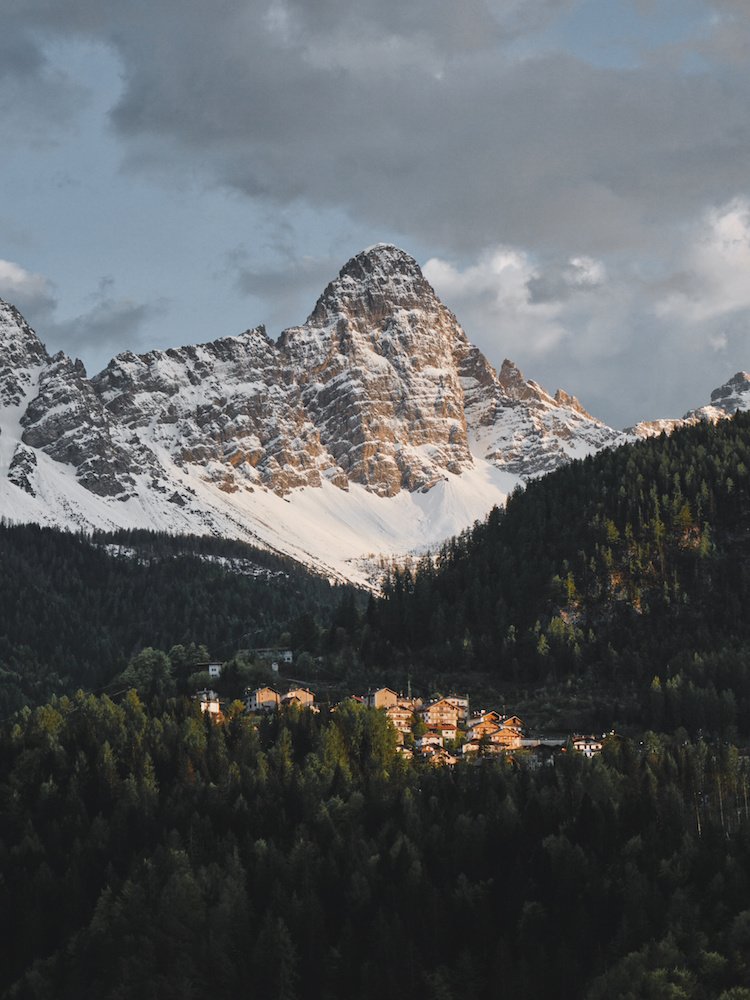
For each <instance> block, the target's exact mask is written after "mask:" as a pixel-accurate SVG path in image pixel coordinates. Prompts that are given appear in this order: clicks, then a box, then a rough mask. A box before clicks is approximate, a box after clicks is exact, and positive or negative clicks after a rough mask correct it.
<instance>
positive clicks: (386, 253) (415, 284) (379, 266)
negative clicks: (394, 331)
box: [307, 243, 438, 326]
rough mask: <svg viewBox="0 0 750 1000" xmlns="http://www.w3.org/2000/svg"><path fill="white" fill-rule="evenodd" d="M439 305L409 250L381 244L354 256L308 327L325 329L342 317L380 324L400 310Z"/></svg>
mask: <svg viewBox="0 0 750 1000" xmlns="http://www.w3.org/2000/svg"><path fill="white" fill-rule="evenodd" d="M432 302H434V303H438V299H437V296H436V295H435V292H434V290H433V288H432V286H431V285H430V283H429V282H428V281H427V279H426V278H425V276H424V275H423V274H422V270H421V268H420V266H419V264H418V263H417V262H416V260H414V258H413V257H411V256H410V255H409V254H408V253H406V251H404V250H401V249H400V248H399V247H396V246H392V245H391V244H389V243H378V244H376V245H375V246H373V247H370V248H369V249H367V250H363V251H362V252H361V253H358V254H356V255H355V256H354V257H352V258H351V259H350V260H349V261H347V263H346V264H344V266H343V267H342V268H341V270H340V271H339V274H338V277H337V278H335V279H334V280H333V281H332V282H331V283H330V284H329V285H328V286H327V288H326V289H325V291H324V292H323V294H322V295H321V297H320V298H319V299H318V301H317V303H316V305H315V308H314V309H313V311H312V313H311V315H310V316H309V318H308V320H307V324H312V325H316V326H325V325H326V324H328V323H330V322H331V321H335V320H336V318H337V317H339V316H341V315H347V314H348V315H350V316H353V317H360V318H365V317H366V318H368V319H369V320H371V321H375V322H378V321H379V320H381V319H382V318H384V317H386V316H388V315H389V314H391V313H392V312H393V311H394V310H396V309H415V308H421V309H424V308H425V307H427V306H428V305H429V304H430V303H432Z"/></svg>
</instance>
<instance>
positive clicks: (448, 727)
mask: <svg viewBox="0 0 750 1000" xmlns="http://www.w3.org/2000/svg"><path fill="white" fill-rule="evenodd" d="M428 732H430V733H437V735H438V736H442V738H443V739H444V740H455V739H456V737H457V736H458V726H454V725H453V723H451V722H442V723H438V725H436V726H430V727H429V728H428Z"/></svg>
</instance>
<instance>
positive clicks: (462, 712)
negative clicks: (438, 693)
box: [445, 694, 469, 726]
mask: <svg viewBox="0 0 750 1000" xmlns="http://www.w3.org/2000/svg"><path fill="white" fill-rule="evenodd" d="M445 700H446V701H447V702H450V704H451V705H453V706H454V707H455V708H456V711H457V713H458V718H457V720H456V721H457V722H458V723H460V724H461V725H462V726H466V725H467V724H468V722H469V696H468V695H466V696H465V697H464V696H462V695H459V694H449V695H446V696H445Z"/></svg>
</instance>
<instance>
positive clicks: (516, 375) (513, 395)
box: [498, 358, 554, 404]
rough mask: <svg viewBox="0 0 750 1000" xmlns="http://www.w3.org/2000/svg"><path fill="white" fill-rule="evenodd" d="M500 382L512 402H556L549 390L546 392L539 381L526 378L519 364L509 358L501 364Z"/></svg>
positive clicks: (501, 387)
mask: <svg viewBox="0 0 750 1000" xmlns="http://www.w3.org/2000/svg"><path fill="white" fill-rule="evenodd" d="M498 382H499V385H500V389H501V390H502V392H503V393H504V394H505V396H506V397H507V398H508V399H509V400H510V401H511V402H516V403H519V402H521V403H535V402H537V403H539V402H543V403H547V404H550V403H552V402H554V401H553V399H552V396H550V395H549V393H548V392H545V390H544V389H543V388H542V387H541V386H540V385H539V384H538V383H537V382H533V381H532V380H531V379H527V378H525V377H524V374H523V372H522V371H521V369H520V368H519V367H518V365H516V364H515V363H514V362H513V361H509V360H508V358H506V359H505V360H504V361H503V363H502V365H501V366H500V371H499V372H498Z"/></svg>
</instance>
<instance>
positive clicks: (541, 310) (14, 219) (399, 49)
mask: <svg viewBox="0 0 750 1000" xmlns="http://www.w3.org/2000/svg"><path fill="white" fill-rule="evenodd" d="M0 16H1V17H2V22H1V23H2V33H1V34H0V137H1V138H0V143H1V144H2V157H1V158H0V296H2V297H3V298H5V299H7V300H9V301H11V302H13V303H15V304H16V305H17V306H18V307H19V308H20V309H21V310H22V311H23V312H24V313H25V315H26V316H27V318H28V319H29V321H30V322H31V323H32V325H34V326H35V328H36V329H37V331H38V332H39V334H40V336H41V337H42V339H43V340H45V342H46V343H47V345H48V347H49V348H50V349H64V350H66V351H67V352H68V353H70V354H74V355H77V356H79V357H81V358H83V360H84V361H85V362H86V364H87V367H88V368H89V370H91V371H95V370H98V369H99V368H100V367H101V366H103V364H104V363H105V362H106V361H107V360H108V358H109V357H110V356H111V355H112V354H114V353H116V352H117V351H119V350H124V349H125V348H132V349H136V350H146V349H149V348H152V347H164V346H168V345H171V344H179V343H191V342H197V341H199V340H206V339H213V338H215V337H218V336H223V335H227V334H233V333H237V332H239V331H241V330H243V329H246V328H247V327H249V326H255V325H256V324H258V323H265V324H266V326H267V327H268V331H269V333H270V334H271V335H272V336H276V335H278V333H279V332H280V331H281V330H282V329H283V328H284V327H285V326H289V325H293V324H295V323H298V322H301V321H303V320H304V319H305V318H306V316H307V315H308V313H309V312H310V311H311V309H312V307H313V305H314V303H315V299H316V298H317V295H318V294H319V293H320V291H322V288H323V286H324V285H325V284H326V282H327V281H329V280H330V279H331V278H332V277H334V276H335V274H336V273H337V272H338V270H339V268H340V267H341V265H342V264H343V263H344V262H345V261H346V260H347V259H348V257H350V256H351V255H352V254H353V253H356V252H357V251H358V250H360V249H362V248H363V247H365V246H368V245H370V244H372V243H375V242H378V241H381V240H382V241H388V242H393V243H397V244H398V245H400V246H402V247H404V249H406V250H407V251H409V252H410V253H411V254H413V255H414V256H415V257H416V258H417V260H418V261H419V262H420V263H421V264H422V266H423V268H424V270H425V273H426V275H427V277H428V278H429V279H430V281H431V282H432V283H433V285H434V286H435V288H436V290H437V292H438V294H439V295H440V296H441V298H442V299H443V300H444V301H445V302H446V303H447V304H448V305H449V306H450V307H451V308H452V309H453V310H454V311H455V312H456V314H457V315H458V317H459V319H460V321H461V322H462V324H463V326H464V328H465V329H466V331H467V333H468V335H469V337H470V338H471V339H472V340H473V341H474V342H475V343H477V344H478V345H479V346H480V347H481V348H482V349H483V350H484V351H485V352H486V354H487V355H488V357H489V358H490V360H491V361H492V362H493V363H494V364H496V365H499V364H500V363H501V362H502V360H503V358H504V357H510V358H512V359H513V360H514V361H516V363H517V364H519V365H520V367H521V368H522V369H523V370H524V372H525V374H526V375H527V376H529V377H532V378H535V379H537V380H538V381H540V382H542V384H544V385H545V386H546V387H547V388H549V389H550V390H554V389H556V388H557V387H558V386H562V387H563V388H565V389H566V390H567V391H569V392H572V393H575V394H576V395H577V396H578V397H579V398H580V399H581V400H582V402H583V403H584V404H585V405H586V406H587V407H588V409H590V410H591V411H592V412H593V413H595V414H596V415H597V416H600V417H602V418H603V419H605V420H607V421H608V422H610V423H612V424H614V425H616V426H624V425H625V424H628V423H632V422H634V421H636V420H638V419H642V418H652V417H658V416H675V415H680V414H682V413H683V412H684V411H685V410H687V409H688V408H690V407H693V406H697V405H701V404H703V403H704V402H706V401H707V399H708V396H709V394H710V391H711V389H713V388H714V387H715V386H717V385H719V384H720V383H722V382H723V381H725V380H726V379H727V378H728V377H729V376H730V375H732V374H733V373H734V372H735V371H737V370H739V369H750V4H748V3H747V0H461V2H457V0H409V2H408V3H404V2H403V0H210V2H209V0H203V2H198V0H131V2H129V3H123V2H122V0H117V2H115V0H0Z"/></svg>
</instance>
